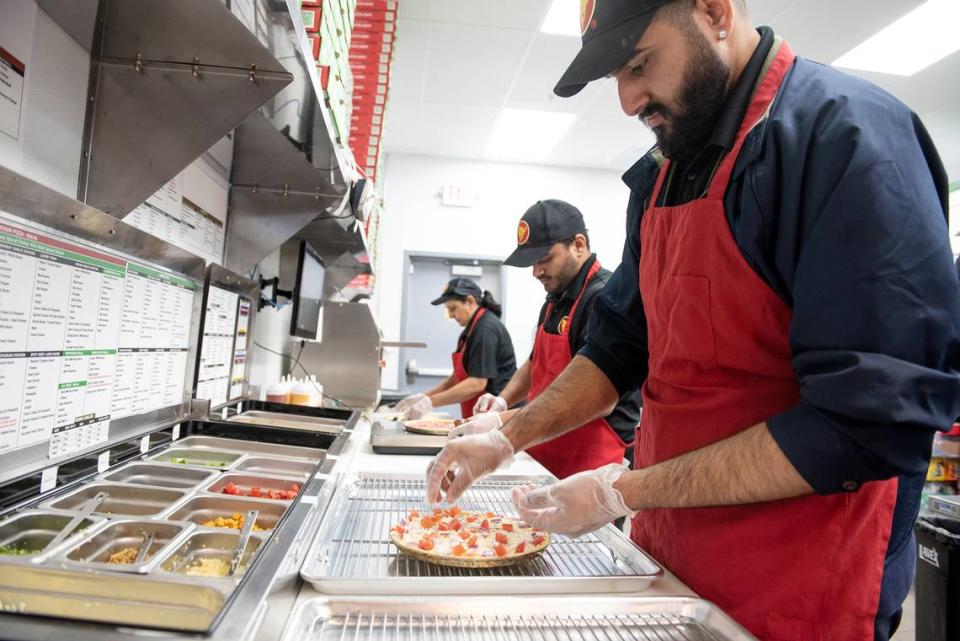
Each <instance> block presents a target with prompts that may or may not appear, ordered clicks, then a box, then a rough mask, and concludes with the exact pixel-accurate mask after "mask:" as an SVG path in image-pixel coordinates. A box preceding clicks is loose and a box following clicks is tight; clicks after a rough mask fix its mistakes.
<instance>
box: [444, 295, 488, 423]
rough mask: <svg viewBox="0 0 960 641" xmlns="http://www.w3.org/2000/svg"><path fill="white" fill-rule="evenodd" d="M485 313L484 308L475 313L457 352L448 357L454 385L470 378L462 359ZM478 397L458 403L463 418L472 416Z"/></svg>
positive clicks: (458, 343)
mask: <svg viewBox="0 0 960 641" xmlns="http://www.w3.org/2000/svg"><path fill="white" fill-rule="evenodd" d="M486 313H487V308H486V307H481V308H480V309H478V310H477V313H476V314H474V315H473V320H472V321H470V327H469V329H467V335H466V336H464V337H463V338H461V339H460V340H459V342H457V351H455V352H454V353H453V354H451V356H450V358H451V360H453V382H454V384H456V383H460V382H462V381H465V380H467V379H468V378H470V374H468V373H467V370H466V368H465V367H464V366H463V357H464V354H465V353H466V351H467V341H468V340H470V336H471V335H473V330H474V329H476V327H477V322H479V320H480V317H482V316H483V315H484V314H486ZM480 396H481V394H477V395H476V396H474V397H473V398H468V399H467V400H465V401H461V402H460V412H461V413H462V414H463V418H470V417H471V416H473V406H474V405H476V403H477V399H479V398H480Z"/></svg>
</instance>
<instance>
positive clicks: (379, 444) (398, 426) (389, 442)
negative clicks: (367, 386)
mask: <svg viewBox="0 0 960 641" xmlns="http://www.w3.org/2000/svg"><path fill="white" fill-rule="evenodd" d="M448 440H449V439H448V438H447V437H446V436H430V435H428V434H414V433H413V432H408V431H407V430H406V429H405V428H404V427H403V423H397V422H391V421H377V422H375V423H374V424H373V425H372V426H371V428H370V447H371V448H373V451H374V452H376V453H377V454H406V455H413V456H423V455H425V456H433V455H434V454H437V453H438V452H439V451H440V450H442V449H443V446H444V445H446V443H447V441H448Z"/></svg>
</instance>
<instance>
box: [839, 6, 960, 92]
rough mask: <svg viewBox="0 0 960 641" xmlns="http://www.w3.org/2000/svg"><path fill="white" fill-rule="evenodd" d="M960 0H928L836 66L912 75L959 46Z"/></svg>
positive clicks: (847, 55) (843, 58) (846, 56)
mask: <svg viewBox="0 0 960 641" xmlns="http://www.w3.org/2000/svg"><path fill="white" fill-rule="evenodd" d="M958 25H960V0H927V2H924V3H923V4H922V5H920V6H919V7H917V8H916V9H914V10H913V11H911V12H910V13H908V14H907V15H905V16H903V17H902V18H900V19H899V20H897V21H896V22H894V23H893V24H892V25H890V26H889V27H887V28H886V29H884V30H882V31H880V32H879V33H877V34H876V35H874V36H872V37H871V38H869V39H868V40H867V41H866V42H863V43H862V44H860V45H859V46H857V47H856V48H854V49H853V50H852V51H850V52H848V53H846V54H844V55H843V56H841V57H840V58H838V59H837V61H836V62H834V63H833V64H834V66H837V67H845V68H847V69H859V70H862V71H878V72H880V73H890V74H896V75H898V76H912V75H913V74H915V73H917V72H918V71H920V70H922V69H925V68H927V67H929V66H930V65H932V64H933V63H935V62H937V61H939V60H942V59H943V58H946V57H947V56H949V55H950V54H951V53H953V52H954V51H957V50H958V49H960V34H958V33H957V26H958Z"/></svg>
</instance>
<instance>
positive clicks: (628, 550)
mask: <svg viewBox="0 0 960 641" xmlns="http://www.w3.org/2000/svg"><path fill="white" fill-rule="evenodd" d="M550 482H553V479H552V477H542V476H493V477H488V478H486V479H484V480H482V481H480V482H478V483H476V484H475V485H474V486H473V487H471V488H470V489H469V490H467V492H466V493H465V494H464V496H463V498H462V499H461V500H460V501H459V502H458V505H459V506H460V507H461V508H462V509H464V510H483V511H486V510H491V511H494V512H497V513H501V514H516V510H515V509H514V507H513V503H512V501H511V499H510V492H511V490H512V489H513V488H514V487H516V486H518V485H527V484H534V485H540V484H547V483H550ZM424 485H425V483H424V480H423V477H422V476H419V475H418V476H412V475H389V474H375V473H362V474H357V475H353V476H348V477H345V478H344V479H343V480H342V482H341V484H340V486H339V487H338V488H337V491H336V493H335V494H334V497H333V500H332V501H331V504H330V507H329V508H328V509H327V512H326V514H325V516H324V519H323V522H322V523H321V527H320V530H319V532H318V534H317V537H316V539H315V540H314V543H313V546H312V548H311V550H310V552H309V553H308V555H307V561H306V563H305V565H304V568H303V569H302V571H301V575H302V576H303V578H304V580H306V581H308V582H310V583H311V584H312V585H313V586H314V587H315V588H316V589H317V590H320V591H321V592H326V593H334V594H367V593H369V592H370V586H371V585H376V589H377V592H378V593H380V594H409V593H411V592H416V593H419V594H451V593H452V594H494V593H495V594H502V593H503V592H513V593H534V594H548V593H553V594H561V593H586V592H634V591H637V590H642V589H644V588H646V587H647V586H648V585H649V584H650V582H652V581H653V580H655V579H656V578H657V577H659V576H660V575H661V574H662V573H663V570H662V569H661V568H660V566H658V565H657V564H656V563H655V562H654V561H653V560H652V559H650V558H649V557H648V556H647V555H646V554H644V553H643V551H642V550H640V548H638V547H637V546H635V545H634V544H633V543H632V542H631V541H630V540H629V539H627V538H626V537H625V536H624V535H623V533H622V532H620V531H619V530H617V529H616V528H614V527H613V526H606V527H604V528H601V529H600V530H598V531H597V532H594V533H592V534H588V535H586V536H583V537H580V538H578V539H571V538H568V537H565V536H559V535H554V536H552V541H551V544H550V547H549V548H548V549H547V550H546V551H545V552H544V553H543V554H541V555H538V556H536V557H533V558H531V559H529V560H527V561H525V562H523V563H520V564H518V565H515V566H508V567H503V568H488V569H464V568H448V567H442V566H439V565H434V564H432V563H427V562H425V561H420V560H416V559H414V558H412V557H410V556H407V555H405V554H402V553H401V552H399V550H397V548H396V547H395V546H394V545H393V544H392V543H391V542H390V532H389V531H390V528H391V527H392V526H393V524H395V523H397V522H398V521H399V520H400V519H401V518H402V517H403V516H405V515H406V514H407V513H408V512H409V511H410V510H413V509H421V510H422V509H424V507H425V505H424V494H425V489H424Z"/></svg>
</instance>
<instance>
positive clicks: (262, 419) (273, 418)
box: [227, 410, 344, 434]
mask: <svg viewBox="0 0 960 641" xmlns="http://www.w3.org/2000/svg"><path fill="white" fill-rule="evenodd" d="M227 420H228V421H230V422H232V423H248V424H252V425H266V426H268V427H284V428H287V429H291V430H304V431H308V432H322V433H324V434H339V433H340V432H341V431H342V430H343V424H344V421H338V420H335V419H331V418H320V417H313V416H303V415H298V414H283V413H282V412H264V411H260V410H250V411H249V412H244V413H243V414H239V415H237V416H233V417H231V418H229V419H227Z"/></svg>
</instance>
